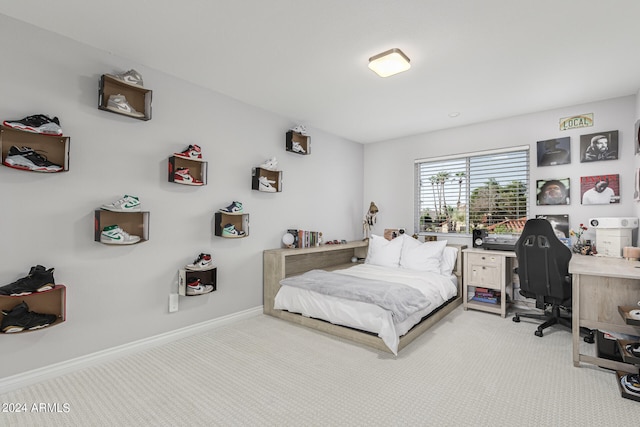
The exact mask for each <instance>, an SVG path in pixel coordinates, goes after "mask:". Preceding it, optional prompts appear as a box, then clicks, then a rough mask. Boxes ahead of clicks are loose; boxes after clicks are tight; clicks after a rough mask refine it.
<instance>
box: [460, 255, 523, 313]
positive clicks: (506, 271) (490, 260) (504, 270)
mask: <svg viewBox="0 0 640 427" xmlns="http://www.w3.org/2000/svg"><path fill="white" fill-rule="evenodd" d="M462 252H464V254H465V256H464V276H463V279H464V286H463V289H462V292H463V297H462V304H463V307H464V309H465V310H468V309H473V310H482V311H488V312H490V313H497V314H499V315H501V316H502V317H506V315H507V284H508V283H512V280H511V278H512V276H513V267H514V264H515V258H516V254H515V253H514V252H511V251H491V250H486V249H465V250H464V251H462ZM471 286H473V287H480V288H488V289H495V290H497V291H500V295H501V298H500V304H490V303H485V302H478V301H473V300H470V299H469V298H471V296H470V295H469V287H471ZM512 292H513V289H512Z"/></svg>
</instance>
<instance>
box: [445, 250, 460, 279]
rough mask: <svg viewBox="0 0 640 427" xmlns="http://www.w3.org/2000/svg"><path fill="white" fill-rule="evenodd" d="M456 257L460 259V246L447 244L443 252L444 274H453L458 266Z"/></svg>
mask: <svg viewBox="0 0 640 427" xmlns="http://www.w3.org/2000/svg"><path fill="white" fill-rule="evenodd" d="M456 259H458V248H455V247H453V246H447V247H445V248H444V251H443V252H442V265H441V268H442V271H441V272H442V274H443V275H444V276H447V277H448V276H451V274H452V273H453V269H454V268H456Z"/></svg>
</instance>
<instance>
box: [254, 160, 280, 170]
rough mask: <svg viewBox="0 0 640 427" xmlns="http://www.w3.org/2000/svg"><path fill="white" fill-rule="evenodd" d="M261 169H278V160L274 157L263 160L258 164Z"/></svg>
mask: <svg viewBox="0 0 640 427" xmlns="http://www.w3.org/2000/svg"><path fill="white" fill-rule="evenodd" d="M258 167H259V168H261V169H267V170H270V171H274V170H277V169H278V160H276V158H275V157H272V158H270V159H267V160H265V162H264V163H263V164H261V165H260V166H258Z"/></svg>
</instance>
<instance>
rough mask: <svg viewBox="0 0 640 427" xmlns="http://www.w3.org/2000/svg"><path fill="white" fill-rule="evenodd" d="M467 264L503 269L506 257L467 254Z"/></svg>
mask: <svg viewBox="0 0 640 427" xmlns="http://www.w3.org/2000/svg"><path fill="white" fill-rule="evenodd" d="M466 256H467V262H468V263H469V265H471V266H474V265H487V266H495V267H501V266H502V263H503V261H504V257H502V256H496V255H492V254H475V253H471V254H467V255H466Z"/></svg>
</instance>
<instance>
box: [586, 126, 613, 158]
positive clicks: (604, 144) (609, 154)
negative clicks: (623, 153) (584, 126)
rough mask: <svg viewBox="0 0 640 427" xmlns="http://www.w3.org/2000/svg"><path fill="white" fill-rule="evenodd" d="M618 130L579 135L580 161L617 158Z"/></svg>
mask: <svg viewBox="0 0 640 427" xmlns="http://www.w3.org/2000/svg"><path fill="white" fill-rule="evenodd" d="M618 151H619V147H618V131H617V130H611V131H606V132H596V133H590V134H587V135H580V162H581V163H586V162H599V161H603V160H617V159H618Z"/></svg>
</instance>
